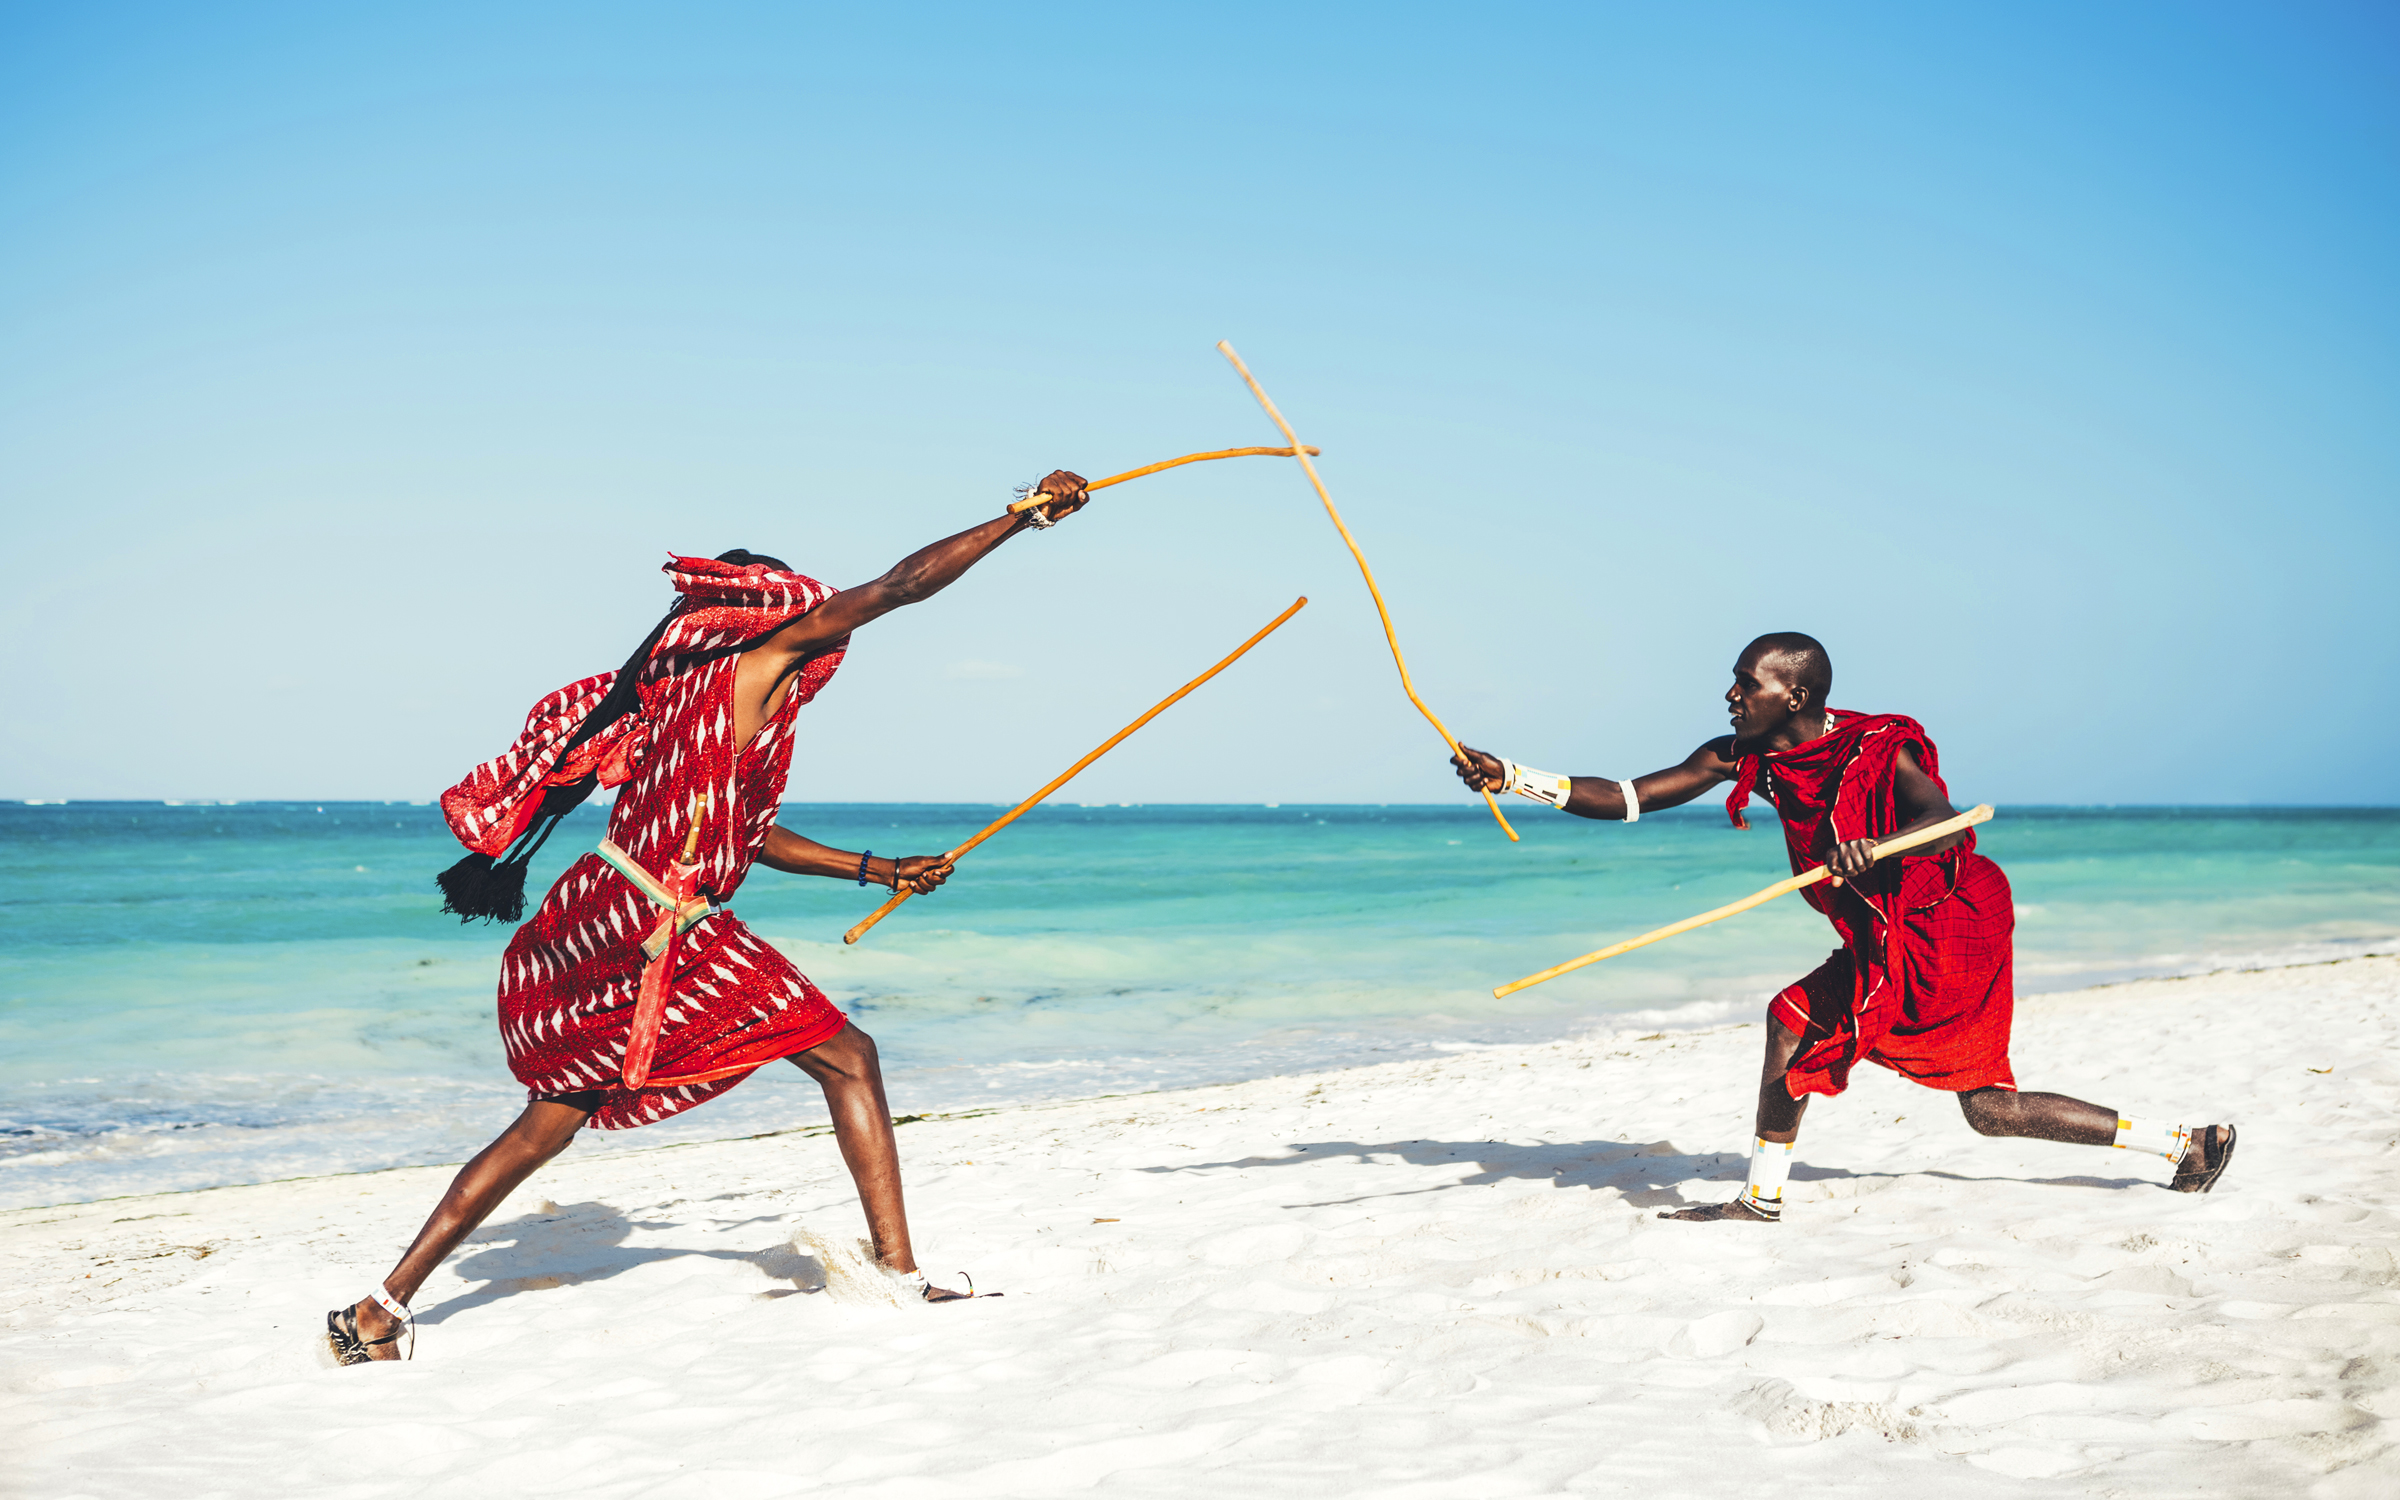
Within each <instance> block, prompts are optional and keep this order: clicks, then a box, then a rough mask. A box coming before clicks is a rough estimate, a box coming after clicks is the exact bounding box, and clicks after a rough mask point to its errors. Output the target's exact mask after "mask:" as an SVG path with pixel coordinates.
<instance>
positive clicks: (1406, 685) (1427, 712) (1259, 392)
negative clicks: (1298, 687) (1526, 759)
mask: <svg viewBox="0 0 2400 1500" xmlns="http://www.w3.org/2000/svg"><path fill="white" fill-rule="evenodd" d="M1217 352H1218V353H1219V354H1222V355H1224V356H1225V358H1226V359H1227V360H1229V361H1231V362H1232V364H1233V368H1234V370H1235V372H1236V373H1238V374H1239V375H1240V376H1241V377H1242V383H1243V384H1244V385H1246V386H1248V387H1250V394H1251V395H1253V396H1256V397H1257V398H1258V404H1259V405H1261V406H1263V407H1265V408H1266V409H1267V415H1268V416H1269V417H1272V418H1273V419H1274V421H1275V425H1276V426H1277V427H1279V428H1281V429H1283V436H1284V440H1285V441H1286V442H1289V443H1290V444H1291V445H1292V446H1291V448H1290V450H1289V451H1290V453H1291V456H1292V457H1294V458H1297V459H1298V460H1300V467H1301V468H1303V469H1305V470H1307V471H1308V482H1309V483H1310V484H1313V485H1315V486H1316V487H1317V498H1318V499H1319V500H1322V501H1324V502H1325V514H1327V515H1329V516H1331V517H1333V529H1334V530H1336V531H1338V532H1340V533H1341V534H1342V545H1343V546H1345V547H1348V548H1349V549H1350V556H1351V557H1352V558H1354V559H1356V561H1357V563H1358V572H1359V576H1360V577H1362V578H1364V579H1366V580H1367V592H1368V593H1369V594H1371V595H1373V596H1374V599H1375V613H1376V614H1377V615H1378V616H1380V617H1381V618H1382V620H1383V639H1384V643H1385V644H1386V645H1388V646H1390V647H1391V648H1392V665H1393V666H1395V667H1398V668H1399V669H1400V690H1401V691H1402V692H1404V693H1406V694H1408V701H1409V702H1411V703H1414V704H1415V705H1416V706H1417V712H1418V713H1421V714H1423V715H1424V716H1425V722H1426V723H1428V724H1431V725H1432V726H1433V727H1434V731H1435V732H1436V733H1438V734H1439V735H1441V737H1442V743H1443V744H1445V745H1448V746H1449V747H1450V753H1451V754H1452V755H1459V756H1463V755H1464V754H1465V753H1466V752H1464V751H1462V750H1461V749H1459V748H1458V737H1457V736H1456V735H1453V734H1452V733H1451V732H1450V726H1449V725H1447V724H1444V723H1443V722H1442V721H1441V720H1440V719H1439V718H1437V717H1435V715H1434V712H1433V710H1432V709H1430V708H1427V707H1426V706H1425V700H1424V699H1422V698H1420V697H1418V696H1417V685H1416V683H1415V682H1414V681H1413V680H1411V679H1410V677H1409V675H1408V658H1407V657H1405V656H1402V655H1401V654H1400V636H1399V633H1398V632H1397V631H1395V630H1393V629H1392V612H1391V611H1390V610H1389V609H1387V608H1385V607H1384V602H1383V590H1382V589H1381V588H1380V587H1379V586H1377V584H1376V582H1375V570H1374V569H1373V568H1370V567H1368V566H1367V554H1365V553H1364V552H1361V551H1359V550H1358V539H1357V538H1356V537H1353V536H1352V535H1351V534H1350V528H1349V526H1348V525H1346V524H1344V522H1343V520H1342V513H1341V512H1340V511H1338V510H1336V509H1334V508H1333V496H1332V495H1331V494H1330V493H1328V492H1327V490H1326V488H1325V481H1324V479H1323V478H1321V477H1319V475H1318V473H1317V466H1316V465H1315V464H1312V463H1310V462H1309V461H1308V456H1309V455H1310V454H1312V453H1314V452H1316V451H1317V450H1316V449H1314V448H1308V447H1303V446H1302V445H1301V442H1300V438H1299V436H1298V434H1296V433H1294V432H1293V431H1292V424H1291V423H1289V422H1286V421H1285V420H1284V419H1283V413H1282V412H1280V411H1277V410H1276V409H1275V403H1274V402H1272V401H1270V400H1268V399H1267V391H1266V387H1264V386H1262V385H1260V384H1259V383H1258V377H1257V376H1255V375H1253V374H1251V373H1250V367H1249V366H1248V365H1246V364H1243V363H1242V357H1241V356H1240V355H1239V354H1236V353H1234V352H1233V345H1232V343H1231V342H1229V341H1227V340H1224V339H1219V340H1218V341H1217ZM1483 801H1484V805H1485V806H1486V807H1489V808H1490V809H1491V810H1492V816H1493V817H1494V818H1497V819H1499V822H1500V831H1501V832H1502V833H1505V834H1507V835H1508V841H1509V842H1510V843H1512V844H1513V843H1516V842H1517V831H1516V830H1515V829H1514V828H1511V827H1509V826H1508V818H1507V817H1506V816H1505V815H1504V814H1503V813H1502V812H1501V811H1500V804H1499V803H1498V802H1497V801H1495V800H1494V799H1493V797H1492V794H1491V793H1490V792H1488V791H1487V792H1485V793H1484V794H1483Z"/></svg>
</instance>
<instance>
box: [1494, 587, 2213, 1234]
mask: <svg viewBox="0 0 2400 1500" xmlns="http://www.w3.org/2000/svg"><path fill="white" fill-rule="evenodd" d="M1832 687H1833V663H1832V659H1831V658H1830V657H1829V656H1827V654H1826V652H1825V648H1824V647H1823V646H1822V645H1820V644H1818V642H1817V641H1816V640H1815V639H1814V638H1812V637H1810V636H1806V635H1802V634H1800V633H1798V632H1797V631H1785V632H1779V633H1777V634H1774V635H1763V636H1760V637H1759V638H1758V639H1757V640H1755V641H1752V642H1751V643H1750V645H1749V646H1748V647H1747V648H1746V649H1745V650H1744V651H1743V652H1742V655H1741V659H1740V660H1739V661H1737V662H1736V663H1735V664H1734V668H1733V686H1731V687H1730V688H1728V689H1726V692H1725V702H1726V705H1727V707H1728V709H1729V710H1730V713H1731V717H1732V720H1733V733H1732V734H1730V735H1724V736H1720V737H1719V738H1716V739H1713V740H1710V741H1709V742H1708V743H1707V744H1704V745H1702V746H1701V747H1700V748H1699V749H1697V750H1695V751H1693V752H1692V754H1691V756H1690V758H1688V759H1687V760H1685V761H1684V762H1683V764H1681V765H1679V766H1674V767H1671V768H1669V769H1667V770H1664V771H1654V772H1652V773H1651V774H1650V775H1648V776H1641V777H1636V778H1635V779H1633V780H1631V781H1611V780H1606V779H1604V778H1601V777H1597V776H1557V775H1553V774H1551V773H1549V772H1545V771H1536V770H1533V769H1531V768H1528V767H1525V766H1520V765H1517V764H1516V763H1515V762H1513V761H1506V760H1502V759H1501V758H1499V757H1497V756H1493V755H1488V754H1485V753H1484V752H1483V751H1480V750H1473V749H1469V750H1466V751H1465V752H1464V753H1463V754H1462V755H1461V756H1459V757H1455V758H1454V762H1453V763H1454V764H1456V765H1457V767H1458V773H1459V776H1460V778H1461V779H1462V780H1464V781H1465V782H1466V783H1467V785H1468V786H1470V787H1473V788H1474V789H1476V790H1477V791H1483V790H1487V789H1488V790H1490V791H1494V792H1499V791H1508V792H1513V793H1516V794H1517V795H1519V796H1523V797H1527V798H1529V799H1531V800H1534V801H1537V802H1544V803H1547V804H1549V805H1550V806H1553V807H1556V808H1559V809H1560V810H1561V811H1564V812H1570V813H1574V814H1576V815H1578V816H1580V817H1586V818H1621V819H1624V820H1626V821H1628V822H1632V821H1635V820H1638V819H1639V818H1640V816H1641V814H1642V811H1643V810H1644V809H1656V808H1661V807H1674V806H1677V805H1678V804H1681V803H1685V802H1689V801H1691V800H1692V799H1693V798H1695V797H1697V796H1699V795H1700V794H1701V793H1703V792H1705V791H1707V790H1708V789H1709V788H1711V787H1713V786H1716V785H1718V784H1719V783H1721V782H1727V781H1730V782H1732V783H1733V794H1732V796H1731V797H1730V798H1729V799H1728V800H1727V802H1726V811H1727V812H1728V813H1729V814H1730V815H1731V817H1732V819H1733V822H1734V826H1736V827H1737V828H1747V827H1749V826H1750V825H1749V821H1748V819H1747V818H1745V817H1744V816H1743V813H1742V809H1743V807H1744V806H1745V804H1747V803H1748V802H1749V800H1750V797H1751V794H1752V793H1753V792H1758V793H1761V794H1764V795H1765V796H1767V797H1768V798H1770V799H1771V800H1772V801H1773V802H1774V804H1775V810H1776V814H1777V815H1778V816H1779V817H1780V818H1781V819H1782V822H1783V838H1784V846H1785V849H1786V851H1787V852H1788V853H1789V854H1790V856H1791V864H1792V873H1793V874H1795V875H1797V874H1800V873H1802V872H1804V871H1807V870H1811V869H1814V868H1816V867H1817V866H1819V865H1826V866H1829V867H1831V869H1832V870H1833V874H1834V878H1833V879H1831V880H1827V881H1823V882H1820V883H1819V884H1816V885H1813V886H1810V887H1808V888H1807V890H1806V891H1804V892H1803V893H1802V894H1803V895H1804V896H1805V897H1806V898H1807V900H1808V903H1809V904H1810V905H1811V906H1814V907H1815V908H1816V909H1817V910H1818V911H1820V912H1823V913H1824V914H1825V916H1826V918H1827V920H1829V921H1830V922H1832V923H1833V927H1834V931H1836V932H1837V933H1839V934H1840V935H1841V939H1842V946H1841V947H1839V948H1837V949H1835V950H1834V952H1833V955H1832V956H1831V957H1830V958H1828V959H1827V960H1826V961H1825V962H1824V963H1823V964H1821V965H1819V966H1818V967H1817V969H1816V971H1815V972H1814V973H1811V974H1810V975H1808V976H1807V977H1806V978H1804V979H1802V980H1800V981H1799V982H1798V983H1796V984H1793V985H1791V986H1790V987H1788V988H1786V989H1785V990H1784V991H1783V992H1782V993H1780V994H1778V995H1777V996H1776V997H1775V999H1774V1001H1773V1002H1772V1003H1771V1004H1770V1005H1769V1006H1768V1008H1767V1055H1766V1064H1765V1067H1764V1069H1763V1070H1762V1076H1761V1078H1760V1080H1759V1091H1758V1118H1757V1123H1758V1132H1757V1138H1756V1139H1755V1140H1754V1141H1753V1142H1752V1149H1751V1156H1750V1181H1749V1184H1748V1185H1747V1186H1746V1187H1745V1188H1744V1190H1743V1192H1742V1196H1741V1197H1739V1198H1737V1199H1735V1200H1733V1201H1732V1202H1730V1203H1718V1204H1711V1205H1708V1206H1706V1207H1700V1208H1688V1209H1683V1210H1681V1211H1679V1212H1675V1213H1669V1214H1665V1215H1662V1217H1665V1218H1670V1219H1684V1220H1713V1219H1739V1220H1749V1221H1754V1222H1772V1221H1775V1220H1777V1219H1779V1218H1781V1217H1782V1212H1783V1186H1784V1182H1785V1179H1786V1178H1787V1176H1788V1175H1789V1173H1790V1170H1791V1153H1792V1145H1793V1142H1795V1141H1796V1140H1798V1139H1799V1134H1800V1116H1801V1114H1802V1113H1803V1112H1804V1111H1805V1110H1806V1109H1807V1108H1808V1100H1809V1096H1810V1095H1812V1094H1838V1093H1840V1092H1841V1091H1842V1090H1843V1089H1845V1088H1847V1087H1848V1086H1849V1082H1850V1070H1851V1068H1852V1067H1853V1066H1855V1065H1856V1064H1857V1063H1858V1062H1859V1061H1861V1060H1862V1059H1863V1060H1865V1061H1867V1062H1873V1063H1879V1064H1881V1065H1882V1066H1884V1067H1887V1068H1890V1069H1892V1070H1893V1071H1894V1072H1896V1073H1899V1074H1901V1075H1902V1076H1904V1077H1907V1078H1912V1079H1915V1080H1916V1081H1917V1082H1919V1083H1922V1084H1924V1085H1926V1086H1927V1087H1929V1088H1937V1089H1942V1090H1945V1091H1947V1092H1950V1093H1954V1094H1956V1095H1957V1096H1958V1102H1959V1106H1960V1108H1962V1109H1963V1110H1965V1112H1966V1117H1967V1123H1968V1124H1969V1125H1971V1126H1973V1127H1974V1128H1975V1130H1976V1132H1977V1133H1978V1134H1981V1135H2017V1136H2032V1137H2034V1138H2036V1139H2039V1140H2047V1141H2068V1142H2073V1143H2076V1144H2080V1145H2091V1146H2122V1147H2127V1148H2130V1149H2135V1150H2146V1151H2150V1152H2153V1153H2155V1154H2157V1155H2159V1156H2162V1157H2164V1158H2166V1159H2167V1160H2168V1161H2171V1162H2173V1163H2175V1166H2176V1172H2175V1180H2174V1183H2173V1186H2174V1187H2175V1188H2176V1190H2178V1191H2180V1192H2199V1193H2204V1192H2207V1191H2208V1190H2209V1189H2210V1188H2211V1187H2214V1186H2215V1185H2216V1180H2217V1178H2218V1176H2219V1175H2220V1174H2221V1173H2222V1172H2223V1171H2224V1170H2225V1164H2226V1162H2227V1161H2228V1160H2230V1159H2231V1157H2232V1154H2233V1144H2234V1130H2233V1127H2232V1126H2230V1125H2208V1126H2203V1127H2201V1128H2199V1129H2198V1130H2191V1129H2187V1128H2186V1127H2184V1126H2182V1125H2180V1124H2175V1125H2168V1124H2165V1123H2163V1122H2160V1121H2137V1120H2133V1119H2129V1118H2127V1117H2125V1116H2121V1115H2119V1114H2118V1113H2117V1112H2116V1111H2115V1110H2112V1109H2103V1108H2101V1107H2100V1106H2099V1105H2096V1104H2086V1103H2084V1102H2083V1101H2081V1100H2079V1099H2070V1098H2067V1097H2066V1096H2065V1095H2063V1094H2036V1093H2025V1092H2023V1091H2021V1090H2019V1089H2018V1088H2017V1081H2016V1075H2015V1073H2014V1072H2012V1071H2011V1070H2010V1068H2009V1062H2008V1036H2009V1022H2010V1019H2011V1016H2012V1013H2013V1009H2014V1005H2015V987H2014V985H2013V983H2012V977H2011V959H2012V938H2013V934H2014V931H2015V927H2016V908H2015V904H2014V902H2013V900H2012V898H2011V896H2010V893H2009V886H2008V877H2007V876H2005V875H2003V874H2002V873H2001V872H2000V867H1999V866H1998V865H1996V864H1994V863H1992V862H1991V861H1990V860H1988V859H1986V858H1984V857H1983V856H1982V855H1981V854H1978V853H1976V852H1975V833H1974V830H1972V829H1969V830H1967V831H1966V832H1964V833H1957V834H1952V835H1950V836H1949V837H1947V838H1944V839H1939V840H1936V841H1935V842H1933V843H1930V844H1924V845H1920V846H1919V847H1918V848H1917V849H1915V850H1913V851H1911V852H1910V853H1908V854H1905V855H1899V856H1895V857H1893V858H1890V859H1886V860H1882V861H1880V862H1878V861H1876V860H1875V859H1874V857H1873V852H1874V847H1875V844H1876V842H1877V841H1878V840H1883V839H1890V838H1893V837H1895V836H1897V835H1900V834H1903V833H1909V832H1912V831H1914V830H1916V829H1919V828H1924V827H1929V826H1931V825H1932V824H1935V823H1939V822H1941V821H1942V820H1944V819H1946V818H1951V817H1955V816H1956V815H1957V812H1956V809H1954V808H1952V807H1951V805H1950V794H1949V789H1948V788H1947V787H1946V786H1945V785H1944V784H1943V782H1942V778H1941V769H1940V757H1939V755H1938V753H1937V752H1936V751H1935V749H1934V745H1933V740H1932V739H1931V737H1930V736H1928V735H1927V734H1926V733H1925V728H1924V726H1923V725H1921V724H1919V723H1918V722H1917V721H1916V720H1914V719H1911V718H1908V717H1906V716H1904V715H1900V714H1858V713H1849V712H1842V711H1835V710H1829V709H1827V708H1826V707H1825V702H1826V699H1827V697H1828V695H1829V694H1830V692H1831V691H1832Z"/></svg>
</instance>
